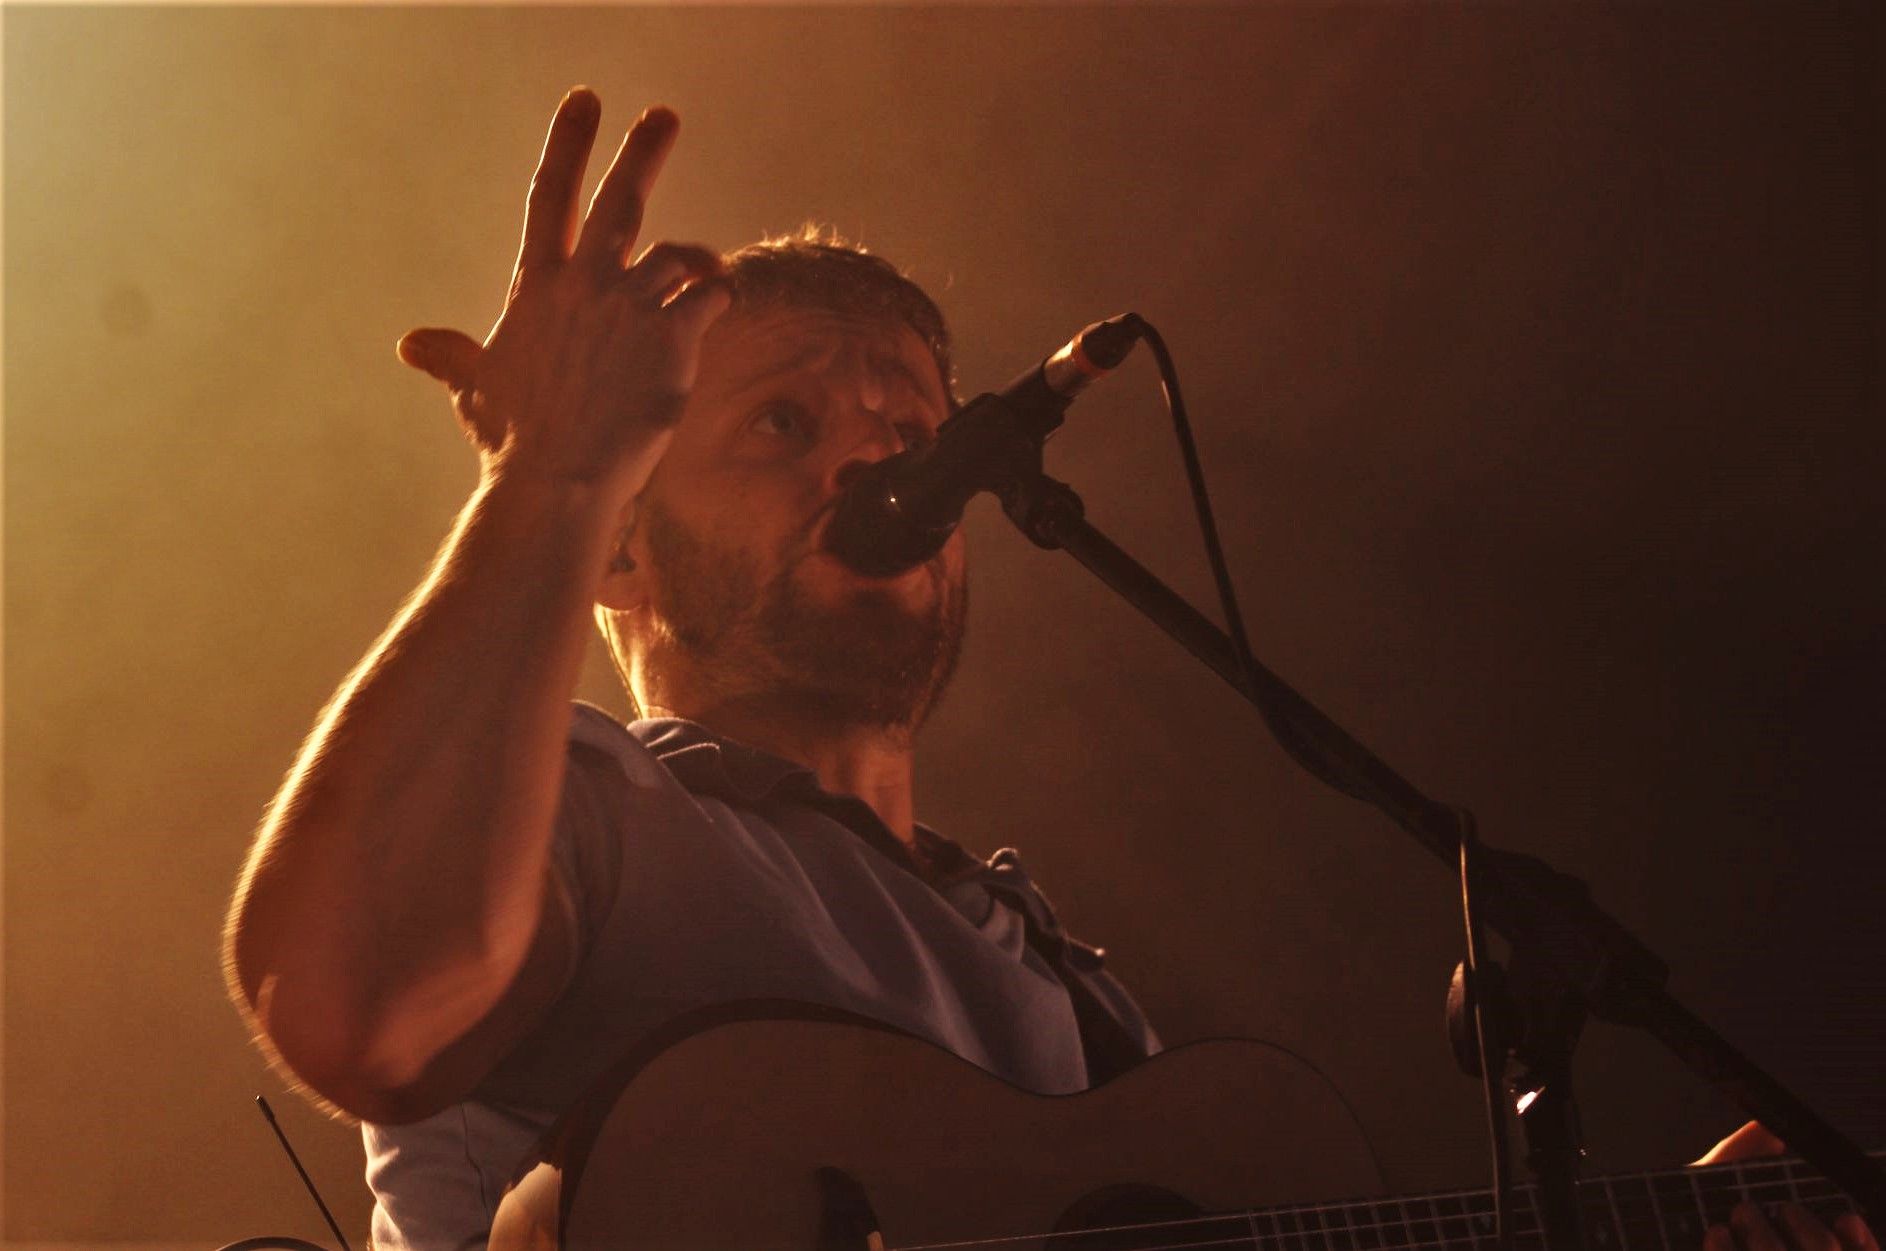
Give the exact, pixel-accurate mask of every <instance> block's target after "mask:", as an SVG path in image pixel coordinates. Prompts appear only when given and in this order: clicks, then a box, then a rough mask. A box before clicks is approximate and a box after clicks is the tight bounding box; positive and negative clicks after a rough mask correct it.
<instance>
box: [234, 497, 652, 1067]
mask: <svg viewBox="0 0 1886 1251" xmlns="http://www.w3.org/2000/svg"><path fill="white" fill-rule="evenodd" d="M617 507H618V505H617V504H616V503H614V502H613V501H611V500H608V499H605V498H600V497H599V496H598V495H597V494H596V493H595V492H593V491H587V490H582V489H573V488H567V487H556V486H550V485H547V484H541V483H537V482H525V481H521V480H506V479H505V478H503V477H502V475H492V476H490V477H488V478H487V480H486V482H485V483H484V484H482V485H481V486H480V488H479V490H478V491H477V493H476V494H474V496H473V498H472V500H471V501H470V502H469V503H468V504H467V506H466V509H465V511H464V512H463V514H461V516H460V518H459V521H458V524H457V525H456V526H455V527H454V530H453V532H452V534H451V536H450V537H449V538H448V540H447V541H446V544H445V546H444V548H443V550H442V551H441V552H440V555H439V557H438V559H437V560H436V561H435V563H434V566H433V568H432V570H431V572H430V574H429V575H428V577H427V579H426V581H425V582H424V584H422V586H421V587H420V589H419V590H418V591H417V592H416V593H415V595H414V597H413V599H412V600H411V601H410V602H409V603H408V604H407V606H406V607H405V608H404V609H403V610H402V611H401V613H400V614H399V616H398V617H397V618H396V619H395V621H394V623H393V624H392V626H391V627H389V629H388V631H387V633H386V634H385V635H384V636H382V638H381V639H380V640H379V642H378V643H377V644H376V645H375V646H374V648H373V649H372V651H371V652H370V653H369V654H368V655H367V657H366V658H365V659H364V660H363V661H362V662H361V664H360V666H359V667H358V669H357V670H356V671H355V672H354V673H353V675H351V676H350V677H349V678H348V680H347V681H346V682H345V683H344V684H343V685H342V687H341V689H340V691H339V692H338V693H337V694H336V696H335V697H334V699H333V701H332V702H331V703H330V704H329V706H328V708H327V709H326V710H325V711H324V713H323V714H322V717H321V719H320V721H319V723H318V724H317V726H316V728H315V730H314V732H313V734H312V735H311V736H310V737H309V739H308V741H307V743H306V745H305V746H304V747H303V749H302V751H301V754H300V756H299V758H298V759H297V761H296V763H295V765H294V768H293V769H292V771H291V772H290V774H289V777H288V779H287V781H286V782H285V783H284V784H283V786H282V789H281V791H280V792H279V794H278V795H277V796H276V799H275V801H274V803H273V804H272V805H271V807H270V809H269V812H268V815H267V817H266V819H265V821H264V823H263V827H262V830H261V833H260V834H259V835H258V837H257V840H256V845H255V848H254V851H253V852H252V854H251V857H250V860H249V864H248V867H247V869H246V870H245V872H244V875H243V879H242V884H241V886H240V887H239V889H238V892H237V896H236V900H235V903H234V905H233V907H232V910H231V917H230V930H229V934H230V939H229V956H230V971H231V977H232V981H233V982H234V984H235V987H236V989H237V990H238V991H239V993H240V995H241V997H242V999H243V1000H244V1001H245V1002H246V1003H247V1004H248V1005H249V1006H250V1007H251V1009H252V1010H253V1011H254V1012H255V1015H256V1019H257V1023H258V1024H259V1026H260V1027H261V1028H262V1030H263V1031H264V1032H265V1033H266V1034H267V1035H268V1037H269V1039H270V1041H271V1042H272V1043H273V1044H274V1046H275V1047H276V1049H277V1050H278V1051H279V1052H280V1054H281V1056H282V1058H283V1059H284V1060H286V1061H287V1063H288V1064H289V1066H290V1067H291V1068H293V1069H295V1070H296V1072H297V1073H298V1074H299V1075H300V1076H302V1077H303V1078H304V1079H306V1080H308V1081H309V1083H310V1084H311V1085H313V1086H315V1088H316V1089H317V1090H322V1093H324V1094H329V1095H330V1097H334V1096H333V1094H332V1092H331V1091H329V1090H326V1089H323V1087H324V1085H331V1084H333V1079H332V1077H331V1076H330V1075H331V1074H340V1073H344V1074H347V1075H348V1080H349V1081H353V1080H359V1081H363V1082H366V1083H368V1084H372V1085H382V1086H397V1085H399V1084H401V1083H403V1082H406V1081H410V1080H412V1078H413V1077H414V1076H416V1072H417V1069H418V1067H419V1066H422V1065H423V1064H424V1063H425V1062H426V1061H427V1060H429V1059H430V1058H431V1057H432V1056H433V1055H435V1054H437V1052H438V1051H439V1050H442V1049H443V1048H444V1047H445V1046H446V1045H448V1044H449V1043H451V1042H452V1041H454V1040H455V1039H457V1038H458V1037H460V1036H462V1035H463V1034H464V1033H465V1032H466V1031H467V1030H468V1029H470V1027H471V1026H472V1025H474V1024H475V1023H476V1022H477V1021H478V1020H479V1019H480V1018H481V1017H482V1016H483V1015H484V1014H485V1013H486V1012H487V1011H489V1010H490V1008H491V1007H492V1005H493V1004H494V1003H495V1002H496V1001H497V999H498V998H499V997H500V996H501V995H502V994H503V993H504V991H505V988H506V987H507V986H508V984H509V982H510V980H511V979H512V977H513V976H515V974H516V972H517V970H518V968H519V967H520V966H521V965H522V963H523V960H524V957H525V955H526V952H527V951H528V949H529V946H530V943H531V940H532V937H533V935H534V933H535V931H536V929H537V927H538V924H539V920H540V916H541V910H542V901H543V898H544V895H543V891H544V882H545V872H546V864H547V860H548V855H549V846H550V840H551V834H552V829H553V825H554V820H555V813H556V804H557V796H558V792H559V789H560V785H561V780H562V772H563V767H564V745H565V736H566V733H567V730H568V725H569V717H570V712H569V699H570V695H571V693H572V691H573V690H574V688H575V686H576V682H577V677H578V674H579V671H580V668H581V665H582V658H583V650H584V640H585V636H586V633H587V631H588V628H589V625H588V623H589V608H590V603H591V599H592V595H593V592H594V588H595V586H596V583H597V580H598V578H599V577H600V576H601V573H602V571H603V569H604V567H605V565H606V563H607V561H608V557H609V551H610V548H611V545H612V543H613V539H614V533H615V523H616V518H615V515H614V514H615V511H616V509H617Z"/></svg>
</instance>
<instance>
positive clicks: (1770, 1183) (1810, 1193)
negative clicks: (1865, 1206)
mask: <svg viewBox="0 0 1886 1251" xmlns="http://www.w3.org/2000/svg"><path fill="white" fill-rule="evenodd" d="M1794 1163H1795V1162H1794V1161H1780V1162H1771V1161H1763V1162H1761V1163H1760V1164H1749V1165H1737V1164H1729V1165H1712V1166H1707V1167H1704V1168H1699V1169H1696V1170H1694V1173H1695V1174H1702V1175H1705V1176H1706V1177H1707V1178H1708V1180H1710V1181H1711V1182H1718V1179H1721V1181H1720V1182H1718V1184H1717V1185H1714V1186H1712V1189H1714V1190H1717V1191H1720V1192H1735V1193H1736V1195H1737V1196H1738V1197H1740V1198H1750V1199H1763V1198H1767V1196H1766V1195H1758V1194H1757V1193H1756V1192H1762V1191H1767V1190H1775V1189H1780V1190H1782V1191H1783V1192H1784V1193H1785V1194H1786V1196H1787V1197H1788V1198H1789V1199H1791V1200H1794V1201H1796V1202H1800V1203H1802V1204H1803V1205H1809V1206H1811V1205H1813V1204H1817V1203H1823V1202H1826V1201H1829V1200H1832V1201H1844V1200H1845V1195H1844V1194H1842V1192H1841V1191H1839V1190H1838V1189H1837V1188H1835V1187H1834V1186H1833V1185H1831V1184H1830V1183H1827V1182H1826V1181H1825V1180H1824V1179H1822V1178H1820V1177H1818V1176H1813V1177H1807V1178H1796V1177H1795V1176H1793V1175H1792V1169H1791V1167H1790V1166H1791V1165H1793V1164H1794ZM1750 1170H1760V1171H1762V1172H1774V1173H1778V1174H1779V1175H1777V1176H1769V1177H1760V1178H1754V1179H1751V1178H1748V1177H1747V1175H1746V1174H1747V1173H1748V1172H1749V1171H1750ZM1657 1176H1659V1175H1658V1174H1651V1173H1640V1174H1626V1175H1624V1176H1622V1177H1619V1178H1615V1179H1614V1178H1593V1179H1590V1181H1588V1182H1585V1183H1581V1184H1582V1185H1586V1186H1591V1187H1596V1186H1598V1185H1600V1184H1603V1183H1609V1182H1613V1181H1626V1182H1629V1181H1639V1182H1642V1183H1643V1184H1644V1187H1645V1189H1644V1191H1643V1195H1642V1196H1641V1197H1638V1196H1629V1195H1628V1194H1627V1195H1626V1196H1625V1198H1626V1201H1627V1202H1648V1203H1649V1204H1650V1206H1651V1207H1652V1208H1653V1209H1655V1211H1653V1213H1652V1214H1651V1215H1650V1216H1649V1217H1643V1216H1628V1215H1626V1214H1625V1213H1623V1212H1622V1211H1621V1210H1620V1209H1619V1204H1618V1198H1619V1196H1618V1195H1617V1194H1616V1192H1615V1191H1614V1192H1613V1193H1612V1194H1611V1195H1610V1196H1609V1198H1608V1200H1607V1199H1600V1200H1599V1201H1598V1202H1597V1203H1595V1204H1586V1205H1581V1206H1586V1207H1592V1208H1598V1209H1603V1208H1605V1207H1608V1208H1609V1209H1610V1211H1611V1214H1612V1220H1614V1221H1615V1222H1616V1223H1617V1224H1618V1225H1619V1226H1620V1227H1623V1226H1626V1225H1630V1226H1637V1227H1639V1228H1640V1231H1641V1228H1650V1229H1653V1230H1656V1231H1657V1232H1659V1233H1661V1232H1662V1230H1663V1219H1662V1218H1663V1217H1664V1213H1663V1212H1662V1208H1663V1207H1664V1200H1665V1199H1667V1198H1668V1196H1667V1195H1666V1196H1663V1197H1659V1196H1658V1195H1657V1193H1656V1191H1655V1190H1654V1189H1652V1187H1651V1182H1652V1180H1653V1178H1655V1177H1657ZM1675 1179H1676V1180H1679V1181H1683V1180H1687V1181H1688V1182H1690V1183H1694V1182H1695V1181H1696V1180H1698V1179H1697V1178H1696V1177H1694V1176H1691V1177H1689V1178H1687V1179H1683V1178H1682V1177H1681V1175H1677V1177H1676V1178H1675ZM1731 1179H1733V1180H1731ZM1684 1188H1685V1190H1688V1191H1692V1192H1693V1191H1694V1186H1693V1185H1685V1187H1684ZM1519 1193H1520V1194H1521V1195H1522V1196H1524V1198H1525V1200H1526V1203H1527V1205H1528V1206H1529V1207H1530V1208H1531V1210H1530V1211H1529V1210H1528V1207H1521V1208H1520V1209H1519V1211H1518V1212H1516V1214H1515V1215H1516V1216H1518V1217H1521V1218H1523V1217H1526V1216H1529V1215H1530V1216H1532V1217H1533V1218H1534V1223H1533V1224H1532V1225H1530V1227H1523V1226H1522V1227H1520V1228H1516V1229H1515V1230H1514V1234H1515V1236H1516V1237H1526V1236H1529V1235H1530V1236H1534V1237H1537V1236H1539V1235H1540V1234H1541V1232H1542V1230H1541V1227H1540V1226H1539V1225H1538V1224H1537V1211H1536V1202H1537V1201H1536V1189H1535V1187H1534V1186H1532V1185H1530V1184H1528V1185H1526V1186H1524V1187H1522V1188H1520V1191H1519ZM1714 1197H1715V1198H1717V1199H1720V1198H1722V1197H1723V1195H1722V1194H1721V1193H1718V1194H1716V1195H1715V1196H1714ZM1697 1198H1698V1199H1700V1195H1698V1196H1697ZM1450 1200H1451V1201H1455V1202H1456V1203H1459V1205H1460V1207H1461V1210H1460V1211H1458V1212H1439V1211H1434V1210H1433V1207H1434V1205H1435V1204H1437V1203H1442V1202H1447V1201H1450ZM1469 1200H1479V1201H1481V1202H1482V1204H1483V1205H1484V1206H1483V1208H1482V1209H1478V1210H1476V1209H1474V1208H1470V1207H1468V1206H1467V1203H1466V1202H1465V1201H1469ZM1689 1202H1691V1200H1684V1201H1681V1203H1680V1206H1681V1207H1682V1208H1684V1209H1687V1207H1688V1205H1689ZM1410 1203H1423V1204H1427V1205H1428V1206H1429V1208H1430V1211H1429V1212H1427V1213H1421V1212H1415V1211H1409V1210H1408V1205H1409V1204H1410ZM1491 1204H1492V1192H1490V1191H1486V1190H1464V1191H1454V1192H1447V1193H1440V1194H1433V1195H1423V1196H1419V1197H1416V1198H1412V1199H1389V1200H1380V1199H1355V1200H1337V1201H1332V1202H1329V1203H1324V1204H1315V1205H1309V1206H1293V1207H1283V1208H1256V1209H1250V1210H1248V1211H1243V1212H1230V1213H1225V1212H1219V1213H1206V1214H1201V1215H1199V1216H1191V1217H1183V1218H1179V1219H1176V1220H1170V1219H1169V1220H1161V1221H1148V1222H1141V1223H1131V1224H1124V1225H1109V1226H1100V1227H1095V1228H1089V1229H1078V1230H1061V1231H1054V1232H1048V1233H1040V1232H1035V1233H1026V1234H1006V1235H1001V1236H997V1237H992V1238H975V1239H965V1240H960V1241H954V1242H930V1243H909V1244H904V1245H902V1246H899V1247H897V1248H892V1249H890V1251H950V1249H955V1248H966V1247H992V1246H999V1245H1001V1244H1003V1243H1014V1242H1037V1243H1048V1242H1051V1241H1052V1240H1054V1239H1057V1238H1075V1237H1092V1236H1094V1235H1097V1234H1111V1233H1132V1232H1139V1233H1152V1232H1155V1231H1159V1230H1176V1229H1180V1228H1184V1227H1187V1226H1197V1225H1202V1224H1208V1223H1212V1222H1229V1221H1236V1222H1239V1223H1241V1224H1248V1223H1252V1222H1255V1221H1256V1220H1257V1219H1259V1218H1263V1217H1268V1218H1272V1219H1273V1220H1274V1219H1275V1218H1277V1217H1280V1216H1307V1215H1315V1216H1318V1217H1319V1218H1320V1217H1321V1216H1322V1215H1324V1214H1330V1213H1357V1214H1359V1213H1360V1212H1361V1210H1362V1209H1365V1208H1373V1209H1375V1213H1374V1214H1375V1215H1377V1216H1384V1215H1385V1219H1379V1220H1376V1221H1373V1222H1367V1223H1362V1224H1357V1223H1353V1222H1350V1221H1347V1220H1345V1221H1344V1222H1343V1223H1342V1224H1341V1225H1335V1224H1331V1223H1329V1222H1323V1221H1320V1220H1319V1227H1318V1228H1315V1229H1311V1228H1308V1227H1307V1226H1304V1222H1302V1221H1301V1220H1299V1221H1297V1224H1298V1225H1299V1226H1300V1227H1301V1228H1299V1229H1297V1230H1284V1229H1278V1230H1276V1231H1275V1232H1274V1233H1272V1234H1270V1235H1268V1236H1266V1235H1263V1234H1253V1233H1244V1234H1240V1235H1239V1236H1238V1237H1236V1238H1232V1239H1221V1240H1217V1241H1214V1242H1209V1243H1199V1244H1193V1243H1177V1244H1171V1245H1169V1246H1168V1245H1160V1246H1154V1247H1146V1248H1141V1249H1140V1251H1178V1248H1180V1247H1191V1246H1194V1245H1198V1246H1212V1245H1223V1244H1225V1243H1227V1242H1229V1243H1238V1242H1243V1243H1246V1244H1250V1243H1252V1242H1253V1241H1254V1240H1255V1241H1257V1242H1258V1243H1259V1244H1261V1242H1262V1241H1265V1240H1268V1241H1278V1240H1280V1239H1283V1238H1294V1239H1297V1240H1299V1241H1307V1240H1311V1239H1318V1238H1320V1239H1322V1240H1323V1241H1324V1242H1325V1243H1327V1244H1329V1245H1331V1246H1333V1245H1334V1244H1333V1242H1332V1241H1331V1240H1332V1239H1333V1238H1334V1237H1335V1236H1337V1235H1343V1236H1345V1237H1348V1238H1350V1239H1351V1240H1353V1237H1354V1235H1355V1234H1359V1233H1365V1232H1375V1231H1381V1230H1388V1229H1396V1230H1400V1231H1402V1232H1404V1233H1407V1234H1409V1235H1411V1240H1410V1241H1405V1242H1400V1241H1385V1242H1382V1243H1381V1246H1382V1248H1384V1251H1389V1249H1392V1251H1418V1249H1419V1248H1426V1247H1444V1246H1449V1245H1456V1244H1458V1242H1459V1241H1461V1239H1459V1238H1446V1237H1444V1238H1443V1239H1442V1240H1440V1241H1438V1242H1421V1241H1414V1240H1412V1235H1413V1234H1414V1229H1413V1226H1414V1225H1416V1224H1427V1225H1443V1224H1445V1223H1446V1222H1455V1223H1458V1224H1462V1225H1464V1226H1466V1235H1465V1236H1466V1239H1467V1240H1470V1241H1473V1242H1474V1244H1475V1245H1476V1246H1477V1245H1478V1242H1479V1239H1480V1238H1481V1237H1485V1238H1486V1239H1488V1240H1491V1238H1492V1235H1491V1234H1490V1233H1489V1234H1486V1235H1477V1234H1475V1233H1474V1231H1473V1228H1472V1226H1473V1222H1474V1218H1475V1217H1485V1216H1490V1215H1491V1213H1492V1206H1491ZM1396 1208H1398V1209H1400V1211H1399V1212H1396V1211H1394V1210H1393V1209H1396ZM1675 1215H1677V1216H1678V1217H1687V1216H1689V1215H1690V1213H1689V1212H1688V1211H1687V1210H1681V1211H1679V1212H1677V1213H1676V1214H1675ZM1699 1215H1705V1216H1706V1214H1701V1213H1699ZM1705 1223H1712V1222H1707V1221H1706V1222H1705ZM1444 1232H1445V1231H1444V1230H1443V1233H1444ZM1355 1251H1374V1249H1373V1248H1368V1249H1364V1248H1355Z"/></svg>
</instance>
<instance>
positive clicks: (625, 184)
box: [574, 105, 681, 269]
mask: <svg viewBox="0 0 1886 1251" xmlns="http://www.w3.org/2000/svg"><path fill="white" fill-rule="evenodd" d="M680 125H681V120H680V119H679V118H677V117H676V116H675V115H674V113H672V112H671V111H669V110H668V109H665V108H662V107H661V106H660V105H656V106H654V107H651V108H650V109H649V110H648V111H647V112H645V113H643V114H642V115H641V117H639V118H637V119H636V121H635V124H634V125H633V126H631V127H629V133H628V134H627V135H626V136H624V137H623V140H622V146H621V148H619V149H617V151H616V157H615V160H613V161H611V162H610V164H609V169H608V172H607V173H605V174H604V175H603V177H602V182H601V183H599V184H598V185H597V187H596V194H595V196H594V197H593V198H592V199H591V200H590V202H589V215H588V217H586V218H585V219H584V221H583V231H582V234H581V236H580V237H579V238H578V239H577V242H576V251H575V253H574V256H575V259H576V260H577V261H579V262H581V263H582V264H585V265H590V266H594V267H596V268H597V269H603V268H608V267H620V266H622V265H624V264H626V263H627V262H628V259H629V252H630V250H631V249H632V248H634V246H635V237H636V235H638V234H639V233H641V229H642V213H643V211H644V209H645V208H646V207H647V205H648V196H649V192H651V191H652V190H654V187H655V178H656V176H657V175H658V174H660V173H661V167H662V163H663V162H664V161H666V160H667V159H668V153H669V151H670V150H671V149H672V148H673V147H674V141H675V135H676V133H677V132H678V131H679V129H680Z"/></svg>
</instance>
